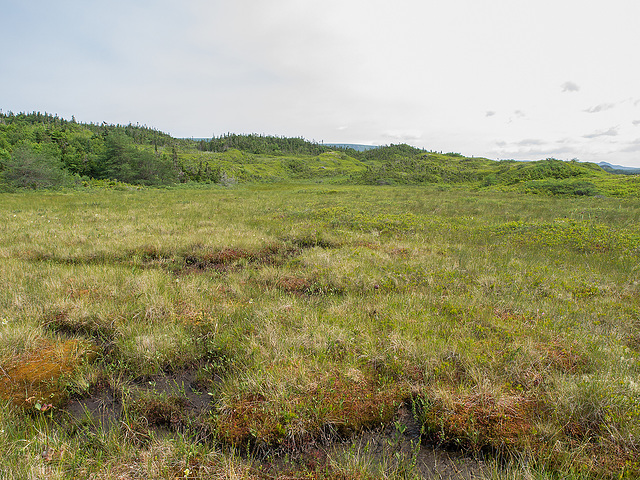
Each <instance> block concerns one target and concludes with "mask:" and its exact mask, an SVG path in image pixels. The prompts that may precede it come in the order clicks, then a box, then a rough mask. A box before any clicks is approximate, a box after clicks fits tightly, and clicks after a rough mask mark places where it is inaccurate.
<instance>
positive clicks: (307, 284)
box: [276, 276, 312, 294]
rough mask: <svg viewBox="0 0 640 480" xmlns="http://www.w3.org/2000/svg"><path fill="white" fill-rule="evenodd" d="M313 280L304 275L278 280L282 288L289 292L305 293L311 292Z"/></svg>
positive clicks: (279, 286) (278, 284)
mask: <svg viewBox="0 0 640 480" xmlns="http://www.w3.org/2000/svg"><path fill="white" fill-rule="evenodd" d="M311 284H312V282H311V281H310V280H308V279H306V278H304V277H287V276H285V277H282V278H280V279H278V281H277V282H276V286H277V287H278V288H279V289H280V290H284V291H285V292H289V293H300V294H305V293H307V292H309V289H310V288H311Z"/></svg>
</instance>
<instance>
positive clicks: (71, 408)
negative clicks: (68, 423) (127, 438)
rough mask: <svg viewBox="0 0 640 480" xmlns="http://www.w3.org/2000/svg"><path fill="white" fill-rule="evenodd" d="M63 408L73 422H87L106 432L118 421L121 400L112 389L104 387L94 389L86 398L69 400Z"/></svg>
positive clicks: (120, 414)
mask: <svg viewBox="0 0 640 480" xmlns="http://www.w3.org/2000/svg"><path fill="white" fill-rule="evenodd" d="M65 410H66V412H68V413H69V415H70V416H71V419H72V420H73V421H74V422H76V423H80V424H83V423H86V422H89V423H90V424H92V425H94V426H96V427H98V428H101V429H103V430H104V431H105V432H108V431H109V430H110V429H111V428H113V427H114V426H116V425H118V424H119V423H120V418H121V416H122V402H121V401H120V400H119V399H118V398H117V396H116V395H115V394H114V392H113V391H112V390H110V389H109V388H106V387H104V388H98V389H95V391H94V393H93V395H91V396H90V397H88V398H81V399H74V400H71V401H70V402H69V403H68V404H67V406H66V408H65Z"/></svg>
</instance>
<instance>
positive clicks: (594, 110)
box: [583, 103, 616, 113]
mask: <svg viewBox="0 0 640 480" xmlns="http://www.w3.org/2000/svg"><path fill="white" fill-rule="evenodd" d="M615 106H616V105H615V103H601V104H599V105H596V106H595V107H590V108H587V109H585V110H583V111H584V112H587V113H599V112H604V111H605V110H611V109H612V108H614V107H615Z"/></svg>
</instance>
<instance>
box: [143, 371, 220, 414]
mask: <svg viewBox="0 0 640 480" xmlns="http://www.w3.org/2000/svg"><path fill="white" fill-rule="evenodd" d="M132 393H133V395H134V397H135V396H145V397H158V398H179V399H181V400H182V401H183V402H184V408H185V410H186V411H188V412H189V413H190V414H195V415H197V414H200V413H202V412H204V411H206V410H207V409H208V408H209V407H210V405H211V399H212V398H213V397H212V396H211V395H210V394H209V392H208V391H207V386H206V385H204V384H203V383H201V382H199V381H198V379H197V370H195V369H189V370H184V371H181V372H177V373H174V374H165V373H163V374H160V375H154V376H152V377H148V378H145V379H142V380H140V381H138V382H137V383H136V384H135V385H134V386H133V388H132Z"/></svg>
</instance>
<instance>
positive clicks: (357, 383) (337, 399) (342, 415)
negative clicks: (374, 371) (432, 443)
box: [216, 372, 404, 445]
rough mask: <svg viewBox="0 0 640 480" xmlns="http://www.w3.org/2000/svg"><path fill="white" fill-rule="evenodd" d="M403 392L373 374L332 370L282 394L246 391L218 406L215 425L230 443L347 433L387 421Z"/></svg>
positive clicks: (289, 441) (291, 440)
mask: <svg viewBox="0 0 640 480" xmlns="http://www.w3.org/2000/svg"><path fill="white" fill-rule="evenodd" d="M403 393H404V392H403V390H402V388H401V387H400V386H399V385H389V386H383V385H380V384H379V383H378V382H377V381H376V380H374V379H372V378H357V379H353V378H350V377H348V376H346V375H343V374H341V373H338V372H333V373H332V374H331V375H325V376H324V378H322V380H321V381H319V382H318V383H316V384H314V385H312V386H310V387H309V389H308V391H306V392H298V393H294V394H292V395H290V396H288V397H287V398H286V399H285V400H282V399H279V400H276V399H270V398H267V397H265V396H264V395H262V394H254V393H247V394H244V395H242V396H240V397H239V398H237V399H235V400H234V401H232V402H231V403H230V404H229V405H228V406H227V407H226V408H224V409H222V410H221V412H220V415H219V416H218V418H217V421H216V423H217V425H216V427H217V431H218V436H219V437H220V439H221V440H223V441H225V442H227V443H230V444H233V445H242V444H247V443H254V444H267V445H272V444H276V443H284V444H291V445H295V444H296V442H297V441H298V440H304V439H309V438H313V437H317V436H320V435H323V434H325V435H331V436H333V435H348V434H351V433H353V432H358V431H361V430H363V429H365V428H370V427H373V426H376V425H380V424H382V423H385V422H388V421H390V420H391V419H392V418H393V414H394V412H395V410H396V407H397V406H398V404H399V403H400V402H401V401H402V398H403Z"/></svg>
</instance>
